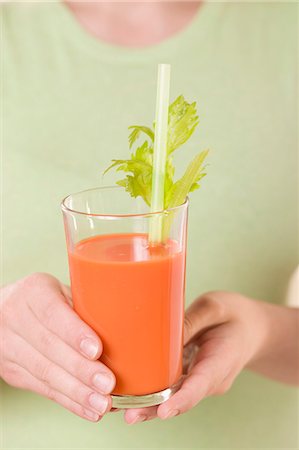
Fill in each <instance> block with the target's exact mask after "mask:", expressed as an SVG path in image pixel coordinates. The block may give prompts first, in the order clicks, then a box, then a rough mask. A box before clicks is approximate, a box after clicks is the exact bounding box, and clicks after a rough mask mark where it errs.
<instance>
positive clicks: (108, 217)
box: [60, 186, 189, 219]
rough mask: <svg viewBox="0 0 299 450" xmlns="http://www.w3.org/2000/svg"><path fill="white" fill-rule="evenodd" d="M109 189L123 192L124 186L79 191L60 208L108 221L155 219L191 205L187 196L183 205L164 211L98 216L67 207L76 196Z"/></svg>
mask: <svg viewBox="0 0 299 450" xmlns="http://www.w3.org/2000/svg"><path fill="white" fill-rule="evenodd" d="M109 189H113V190H114V189H116V190H123V187H122V186H100V187H96V188H90V189H84V190H83V191H79V192H75V193H74V194H69V195H67V196H66V197H64V198H63V200H62V201H61V203H60V207H61V209H62V211H63V212H66V213H75V214H81V215H82V216H86V217H101V218H103V219H104V218H106V219H126V218H127V219H128V218H131V217H132V218H133V217H153V216H156V215H161V214H165V213H168V212H172V211H176V210H179V209H181V208H183V207H187V206H188V204H189V197H188V196H187V197H186V199H185V201H184V202H183V203H181V204H180V205H178V206H173V207H172V208H166V209H163V210H161V211H153V212H152V211H149V212H144V213H134V214H96V213H87V212H84V211H78V210H76V209H72V208H69V207H68V206H67V205H66V202H67V200H68V199H69V198H70V197H73V196H75V195H79V194H84V193H86V192H91V191H104V190H109ZM128 195H130V194H128Z"/></svg>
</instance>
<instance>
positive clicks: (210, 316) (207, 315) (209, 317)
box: [184, 292, 227, 345]
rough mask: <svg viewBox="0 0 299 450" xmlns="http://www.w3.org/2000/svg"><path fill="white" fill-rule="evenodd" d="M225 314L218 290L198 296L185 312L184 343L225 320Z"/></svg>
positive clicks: (193, 339)
mask: <svg viewBox="0 0 299 450" xmlns="http://www.w3.org/2000/svg"><path fill="white" fill-rule="evenodd" d="M226 316H227V314H226V308H225V303H224V302H222V301H221V293H220V292H219V293H218V292H215V293H208V294H204V295H202V296H201V297H199V298H198V299H197V300H195V301H194V302H193V303H192V304H191V305H190V306H189V308H188V309H187V310H186V312H185V317H184V345H186V344H188V343H189V342H192V341H195V340H196V339H198V338H199V336H200V335H201V334H202V333H204V332H205V331H207V329H209V328H212V327H214V326H216V325H220V324H221V323H224V322H226V320H227V317H226Z"/></svg>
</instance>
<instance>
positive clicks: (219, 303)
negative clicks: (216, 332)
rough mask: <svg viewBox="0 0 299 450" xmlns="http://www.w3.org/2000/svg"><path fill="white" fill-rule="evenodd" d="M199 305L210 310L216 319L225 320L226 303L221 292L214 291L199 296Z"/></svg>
mask: <svg viewBox="0 0 299 450" xmlns="http://www.w3.org/2000/svg"><path fill="white" fill-rule="evenodd" d="M197 306H198V307H200V308H201V309H205V310H206V311H208V312H209V313H210V314H211V315H212V316H213V317H214V318H215V321H219V322H221V321H223V320H225V317H226V304H225V302H224V301H223V296H222V295H221V292H217V291H213V292H208V293H206V294H204V295H203V296H201V297H200V298H199V300H198V303H197Z"/></svg>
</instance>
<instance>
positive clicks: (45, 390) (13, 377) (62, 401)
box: [8, 363, 102, 422]
mask: <svg viewBox="0 0 299 450" xmlns="http://www.w3.org/2000/svg"><path fill="white" fill-rule="evenodd" d="M8 371H9V372H10V381H11V384H12V385H13V386H15V387H17V388H22V389H27V390H29V391H32V392H36V393H37V394H39V395H42V396H43V397H46V398H48V399H49V400H53V401H54V402H56V403H58V404H59V405H61V406H63V407H64V408H66V409H68V410H69V411H71V412H72V413H74V414H76V415H77V416H80V417H82V418H83V419H87V420H90V421H91V422H98V421H99V420H100V419H101V417H102V416H100V415H99V414H97V413H96V412H94V411H92V410H91V409H88V408H85V407H83V406H82V405H80V404H79V403H76V402H74V401H73V400H71V399H70V398H68V397H66V396H65V395H63V394H62V393H61V392H58V391H55V390H54V389H52V388H50V387H49V385H47V384H46V383H43V382H42V381H40V380H38V379H37V378H36V377H34V376H33V375H32V374H31V373H30V372H28V371H27V370H26V369H24V368H23V367H21V366H18V365H17V364H15V363H10V364H9V365H8Z"/></svg>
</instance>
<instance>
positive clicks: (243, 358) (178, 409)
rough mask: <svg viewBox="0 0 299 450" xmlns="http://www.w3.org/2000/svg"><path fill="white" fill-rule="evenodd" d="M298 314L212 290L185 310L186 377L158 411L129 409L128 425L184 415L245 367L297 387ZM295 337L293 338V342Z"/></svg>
mask: <svg viewBox="0 0 299 450" xmlns="http://www.w3.org/2000/svg"><path fill="white" fill-rule="evenodd" d="M297 334H298V311H296V310H294V309H293V310H292V309H291V308H286V307H279V306H275V305H271V304H267V303H264V302H260V301H255V300H251V299H249V298H246V297H243V296H242V295H239V294H236V293H231V292H211V293H208V294H205V295H203V296H202V297H200V298H198V299H197V300H196V301H195V302H194V303H193V304H192V305H191V306H190V307H189V309H188V310H187V311H186V315H185V329H184V345H185V347H184V379H183V383H182V386H181V388H180V389H179V390H178V391H177V392H176V393H175V394H174V395H173V396H172V397H171V398H170V399H169V400H167V401H166V402H165V403H163V404H161V405H160V406H158V407H150V408H140V409H129V410H127V411H126V412H125V420H126V422H127V423H129V424H133V423H137V422H142V421H145V420H149V419H153V418H155V417H157V416H158V417H159V418H161V419H167V418H170V417H173V416H176V415H178V414H182V413H184V412H186V411H188V410H190V409H191V408H193V407H194V406H195V405H197V404H198V403H199V402H200V401H201V400H202V399H203V398H205V397H208V396H210V395H219V394H224V393H225V392H227V391H228V390H229V388H230V387H231V385H232V383H233V381H234V380H235V378H236V377H237V375H238V374H239V373H240V371H241V370H242V369H243V368H244V367H249V368H250V369H253V370H255V371H257V372H259V373H262V374H264V375H266V376H269V377H272V378H274V379H276V380H279V381H283V382H287V383H292V384H296V383H298V365H297V362H296V361H298V359H297V358H298V336H297ZM296 336H297V338H296Z"/></svg>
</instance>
